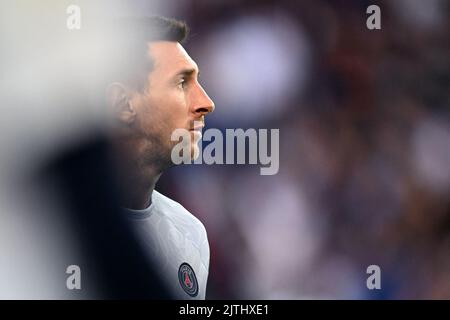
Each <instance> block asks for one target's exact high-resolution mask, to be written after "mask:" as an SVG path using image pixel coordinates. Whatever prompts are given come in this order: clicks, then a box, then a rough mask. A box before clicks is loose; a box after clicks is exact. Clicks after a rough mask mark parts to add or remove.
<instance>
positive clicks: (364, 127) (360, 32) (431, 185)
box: [157, 0, 450, 299]
mask: <svg viewBox="0 0 450 320" xmlns="http://www.w3.org/2000/svg"><path fill="white" fill-rule="evenodd" d="M375 2H376V3H374V2H373V1H344V0H336V1H331V0H318V1H288V0H285V1H275V0H264V1H237V0H236V1H201V0H190V1H188V0H185V1H179V2H178V1H177V2H176V5H175V4H174V3H175V2H174V3H173V4H169V3H167V4H165V6H164V5H163V6H161V8H160V11H161V13H162V14H166V15H172V16H175V17H176V18H182V19H185V20H186V21H187V22H188V24H189V25H190V27H191V29H192V34H191V38H190V41H189V42H188V43H187V45H186V46H187V48H188V51H189V52H190V53H191V56H193V58H194V59H196V61H197V62H198V63H199V66H200V70H201V82H202V84H203V85H204V87H205V89H206V90H207V91H208V93H209V94H210V96H211V97H212V98H213V99H214V100H215V103H216V111H215V112H214V114H212V115H211V116H209V119H207V128H208V127H215V128H221V129H224V128H244V129H245V128H268V129H270V128H279V129H280V170H279V173H278V174H277V175H274V176H260V175H259V170H258V169H257V168H256V167H255V166H251V165H210V166H208V165H201V166H200V165H193V166H183V167H177V168H173V169H171V170H170V171H169V172H167V173H166V174H164V175H163V176H162V178H161V180H160V182H159V184H158V186H157V189H159V191H161V192H162V193H165V194H167V195H169V196H170V197H173V198H174V199H176V200H178V201H179V202H180V203H182V204H183V205H184V206H185V207H186V208H187V209H188V210H190V211H191V212H193V213H194V214H195V215H197V216H198V217H199V218H200V220H201V221H202V222H203V223H204V224H205V226H206V229H207V230H208V235H209V240H210V245H211V266H210V276H209V285H208V294H207V298H210V299H214V298H218V299H223V298H231V299H233V298H250V299H303V298H306V299H308V298H314V299H322V298H323V299H328V298H332V299H335V298H338V299H410V298H417V299H424V298H434V299H436V298H437V299H439V298H446V299H449V298H450V197H449V195H450V110H449V106H450V103H449V102H450V99H449V98H450V94H449V92H450V91H449V88H450V59H449V57H450V51H449V49H450V48H449V41H448V39H449V31H450V26H449V21H450V20H449V12H450V8H449V6H450V2H448V1H445V0H442V1H440V0H433V1H421V0H401V1H389V2H388V1H375ZM371 4H377V5H379V7H380V9H381V30H368V29H367V27H366V19H367V18H368V16H369V15H368V14H367V13H366V8H367V7H368V6H369V5H371ZM370 265H378V266H379V267H380V269H381V290H368V288H367V287H366V279H367V278H368V277H369V274H367V272H366V271H367V267H368V266H370Z"/></svg>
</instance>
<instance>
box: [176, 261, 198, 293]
mask: <svg viewBox="0 0 450 320" xmlns="http://www.w3.org/2000/svg"><path fill="white" fill-rule="evenodd" d="M178 280H180V285H181V288H183V290H184V292H186V293H187V294H188V295H190V296H191V297H195V296H196V295H197V294H198V283H197V277H196V276H195V272H194V269H192V267H191V266H190V265H189V264H187V263H182V264H181V265H180V268H179V269H178Z"/></svg>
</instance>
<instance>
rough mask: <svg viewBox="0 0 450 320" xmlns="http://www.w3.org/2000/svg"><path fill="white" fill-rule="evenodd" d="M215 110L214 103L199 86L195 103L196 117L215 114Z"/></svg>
mask: <svg viewBox="0 0 450 320" xmlns="http://www.w3.org/2000/svg"><path fill="white" fill-rule="evenodd" d="M215 108H216V107H215V105H214V102H213V101H212V100H211V98H210V97H209V96H208V94H207V93H206V91H205V90H204V89H203V87H202V86H201V85H200V84H198V85H197V90H196V92H195V97H194V101H193V112H194V113H195V115H196V117H200V116H205V115H207V114H208V113H211V112H213V111H214V109H215Z"/></svg>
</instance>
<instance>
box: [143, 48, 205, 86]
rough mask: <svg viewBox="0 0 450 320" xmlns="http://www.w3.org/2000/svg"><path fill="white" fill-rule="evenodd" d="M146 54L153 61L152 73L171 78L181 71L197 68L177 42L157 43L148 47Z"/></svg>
mask: <svg viewBox="0 0 450 320" xmlns="http://www.w3.org/2000/svg"><path fill="white" fill-rule="evenodd" d="M148 53H149V55H150V57H151V59H152V61H153V65H154V67H153V73H157V74H158V76H162V75H164V76H168V77H171V76H173V75H175V74H177V72H179V71H180V70H183V69H192V68H193V69H195V70H197V71H198V66H197V64H196V63H195V61H194V60H193V59H192V58H191V57H190V56H189V54H188V53H187V52H186V50H185V49H184V48H183V46H182V45H181V44H180V43H178V42H172V41H157V42H151V43H149V45H148Z"/></svg>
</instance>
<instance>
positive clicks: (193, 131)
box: [131, 41, 214, 162]
mask: <svg viewBox="0 0 450 320" xmlns="http://www.w3.org/2000/svg"><path fill="white" fill-rule="evenodd" d="M148 53H149V55H150V58H151V59H152V61H153V69H152V70H151V72H150V74H149V75H148V78H147V80H148V83H147V89H146V90H145V91H144V92H136V93H135V94H134V95H133V97H132V100H131V103H132V105H133V107H134V109H135V111H136V121H137V130H138V131H140V132H139V133H140V134H142V136H143V138H144V140H145V141H146V143H144V148H145V149H144V150H141V151H143V152H144V157H147V156H148V161H152V159H153V160H155V158H154V157H155V153H158V161H163V162H166V161H170V155H171V151H172V147H173V146H174V145H175V144H177V143H178V141H171V134H172V132H173V131H174V130H176V129H186V130H190V131H189V132H190V135H191V157H193V155H194V154H198V145H197V143H198V141H199V139H200V138H201V129H202V128H203V126H204V123H205V115H207V114H208V113H210V112H212V111H213V110H214V103H213V101H212V100H211V99H210V98H209V97H208V95H207V94H206V92H205V91H204V90H203V88H202V86H201V85H200V83H199V82H198V74H199V70H198V66H197V64H196V63H195V62H194V60H192V58H191V57H190V56H189V55H188V54H187V52H186V51H185V49H184V48H183V47H182V46H181V45H180V44H179V43H178V42H170V41H158V42H152V43H150V44H149V52H148ZM194 121H195V122H196V124H195V125H196V127H194ZM150 153H152V154H153V155H151V154H150Z"/></svg>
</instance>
